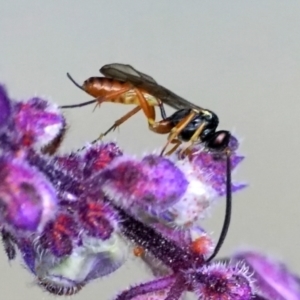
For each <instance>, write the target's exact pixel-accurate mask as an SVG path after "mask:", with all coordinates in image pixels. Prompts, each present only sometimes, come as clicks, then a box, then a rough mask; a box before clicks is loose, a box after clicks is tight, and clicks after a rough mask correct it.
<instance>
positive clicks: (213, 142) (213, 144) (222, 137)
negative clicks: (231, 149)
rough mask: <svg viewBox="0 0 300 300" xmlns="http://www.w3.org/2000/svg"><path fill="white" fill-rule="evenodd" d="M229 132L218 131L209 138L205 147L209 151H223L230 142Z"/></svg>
mask: <svg viewBox="0 0 300 300" xmlns="http://www.w3.org/2000/svg"><path fill="white" fill-rule="evenodd" d="M230 136H231V134H230V132H229V131H226V130H220V131H217V132H215V133H214V134H213V135H212V136H211V138H210V139H209V140H208V141H207V143H206V146H207V148H209V149H211V150H217V151H221V150H224V149H225V148H226V147H227V146H228V144H229V141H230Z"/></svg>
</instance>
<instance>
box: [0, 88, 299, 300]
mask: <svg viewBox="0 0 300 300" xmlns="http://www.w3.org/2000/svg"><path fill="white" fill-rule="evenodd" d="M65 129H66V121H65V119H64V117H63V115H62V113H61V112H60V110H59V109H58V108H57V106H55V105H53V104H50V103H49V102H48V101H46V100H43V99H40V98H37V97H35V98H33V99H29V100H28V101H21V102H17V101H12V100H10V99H9V97H8V96H7V94H6V91H5V89H4V88H1V87H0V178H1V182H0V229H1V236H2V241H3V245H4V249H5V252H6V254H7V257H8V259H9V260H13V259H15V257H16V256H17V255H18V254H21V257H22V259H23V261H24V263H25V265H26V266H27V268H28V271H29V272H31V274H33V276H34V277H35V280H36V283H37V285H38V286H40V287H41V288H43V289H44V290H47V291H48V292H50V293H52V294H55V295H73V294H75V293H77V292H79V291H80V290H81V289H82V288H83V287H84V286H86V285H87V284H88V283H89V282H91V281H93V280H96V279H97V278H100V277H103V276H106V275H107V274H110V273H113V272H114V271H116V270H117V269H118V268H119V267H120V266H122V265H123V263H124V262H125V260H126V253H127V252H128V250H130V251H133V253H134V254H135V255H136V256H138V257H140V259H141V260H143V261H144V263H146V265H147V266H148V267H149V269H150V270H151V271H152V274H153V279H152V280H150V281H148V282H144V283H140V284H136V285H134V286H132V287H130V288H128V289H126V290H124V291H123V292H120V293H119V294H118V295H117V296H116V298H115V299H118V300H126V299H127V300H129V299H135V300H150V299H152V300H154V299H156V300H159V299H160V300H162V299H166V300H171V299H173V300H177V299H184V297H185V295H186V293H187V292H193V293H194V294H195V295H196V296H197V297H198V299H211V300H231V299H232V300H250V299H251V300H252V299H256V300H259V299H260V300H263V299H265V300H266V299H270V300H271V299H272V300H273V299H275V298H276V299H287V300H298V299H300V296H299V282H300V280H299V279H298V277H296V276H295V275H293V274H291V273H290V272H289V271H288V270H287V269H286V268H285V267H283V266H282V265H280V264H278V263H277V262H274V261H273V260H269V259H268V258H266V257H264V256H262V255H260V254H258V253H254V252H244V253H240V254H237V255H234V256H232V257H231V258H228V259H224V260H222V261H214V260H213V258H214V257H215V255H216V254H217V252H218V250H219V247H220V246H221V244H222V242H223V240H222V239H223V238H224V237H225V235H226V230H227V228H226V226H225V227H224V228H225V229H226V230H225V231H224V232H225V234H224V232H223V234H222V238H221V239H220V241H216V242H215V241H213V240H212V238H211V237H210V235H209V234H208V233H207V232H206V230H205V229H204V228H203V227H202V226H201V223H200V221H201V220H202V219H203V218H205V217H206V216H207V213H208V211H209V210H210V209H212V206H213V204H214V203H216V202H217V200H218V199H221V198H222V197H223V196H224V195H225V194H227V191H226V188H227V186H228V185H230V184H231V183H228V182H227V180H228V177H226V168H227V165H226V162H227V158H226V157H225V156H224V155H220V154H216V153H210V152H205V151H204V150H203V149H202V148H201V145H200V146H199V145H198V146H194V147H193V148H192V149H191V152H190V153H188V154H187V155H186V156H184V157H183V156H182V155H179V154H178V153H175V154H174V155H172V156H171V157H161V156H158V155H156V154H149V155H146V156H144V157H142V158H141V159H137V158H132V157H129V156H127V155H126V154H123V152H122V151H121V149H119V148H118V146H117V145H116V144H115V143H102V142H97V143H93V144H90V145H87V146H86V147H85V148H84V149H81V150H78V151H77V152H73V153H68V154H63V155H57V154H55V153H56V152H57V149H58V147H59V144H60V142H61V140H62V138H63V136H64V134H65V131H66V130H65ZM230 150H231V157H230V162H231V169H232V170H233V169H235V168H236V167H237V166H238V165H239V164H240V163H241V162H242V161H243V159H244V157H243V156H241V155H240V154H238V152H237V151H238V141H237V139H236V138H235V137H231V141H230ZM179 151H180V149H179ZM231 187H232V191H233V192H235V191H238V190H241V189H242V188H244V187H245V184H243V183H233V184H232V185H231ZM227 196H228V195H227ZM229 196H230V195H229ZM229 196H228V197H227V208H230V205H228V203H230V201H229V200H230V197H229ZM226 216H227V217H228V216H229V214H228V212H227V215H226ZM227 220H228V218H227ZM227 224H228V223H227Z"/></svg>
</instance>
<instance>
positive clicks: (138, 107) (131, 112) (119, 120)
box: [98, 106, 141, 140]
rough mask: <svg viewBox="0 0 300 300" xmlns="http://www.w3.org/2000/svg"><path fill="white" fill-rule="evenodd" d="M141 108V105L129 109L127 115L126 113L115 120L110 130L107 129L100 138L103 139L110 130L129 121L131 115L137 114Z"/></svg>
mask: <svg viewBox="0 0 300 300" xmlns="http://www.w3.org/2000/svg"><path fill="white" fill-rule="evenodd" d="M140 110H141V107H140V106H136V107H135V108H134V109H132V110H131V111H129V112H128V113H127V114H126V115H124V116H123V117H122V118H120V119H118V120H117V121H115V123H114V125H112V126H111V127H110V128H109V129H108V130H106V131H105V132H104V133H102V134H101V135H100V136H99V138H98V140H101V139H102V138H103V137H104V136H105V135H107V134H108V133H109V132H111V131H112V130H115V129H116V128H117V127H119V126H120V125H121V124H122V123H124V122H125V121H127V120H128V119H129V118H130V117H132V116H133V115H135V114H136V113H137V112H139V111H140Z"/></svg>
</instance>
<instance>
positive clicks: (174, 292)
mask: <svg viewBox="0 0 300 300" xmlns="http://www.w3.org/2000/svg"><path fill="white" fill-rule="evenodd" d="M185 290H186V282H185V280H184V278H182V277H181V276H179V275H177V278H176V281H175V282H174V284H173V285H172V287H171V289H170V291H169V293H168V296H167V297H166V298H165V300H179V299H180V297H181V296H182V294H183V293H184V291H185Z"/></svg>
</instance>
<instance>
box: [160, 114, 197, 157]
mask: <svg viewBox="0 0 300 300" xmlns="http://www.w3.org/2000/svg"><path fill="white" fill-rule="evenodd" d="M197 113H198V112H196V111H194V110H193V111H192V112H191V113H190V114H189V115H187V116H186V117H185V118H183V119H182V120H181V121H180V122H179V123H178V124H177V125H176V126H175V127H173V128H172V129H171V132H170V134H169V136H168V141H167V143H166V145H165V146H164V148H163V149H162V151H161V153H160V155H163V153H164V152H165V150H166V148H167V147H168V146H169V144H170V143H171V141H173V140H175V139H177V137H178V135H179V134H180V133H181V132H182V131H183V130H184V128H185V127H186V126H187V125H188V124H189V123H190V122H191V121H192V120H193V118H194V117H195V116H196V115H197Z"/></svg>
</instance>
